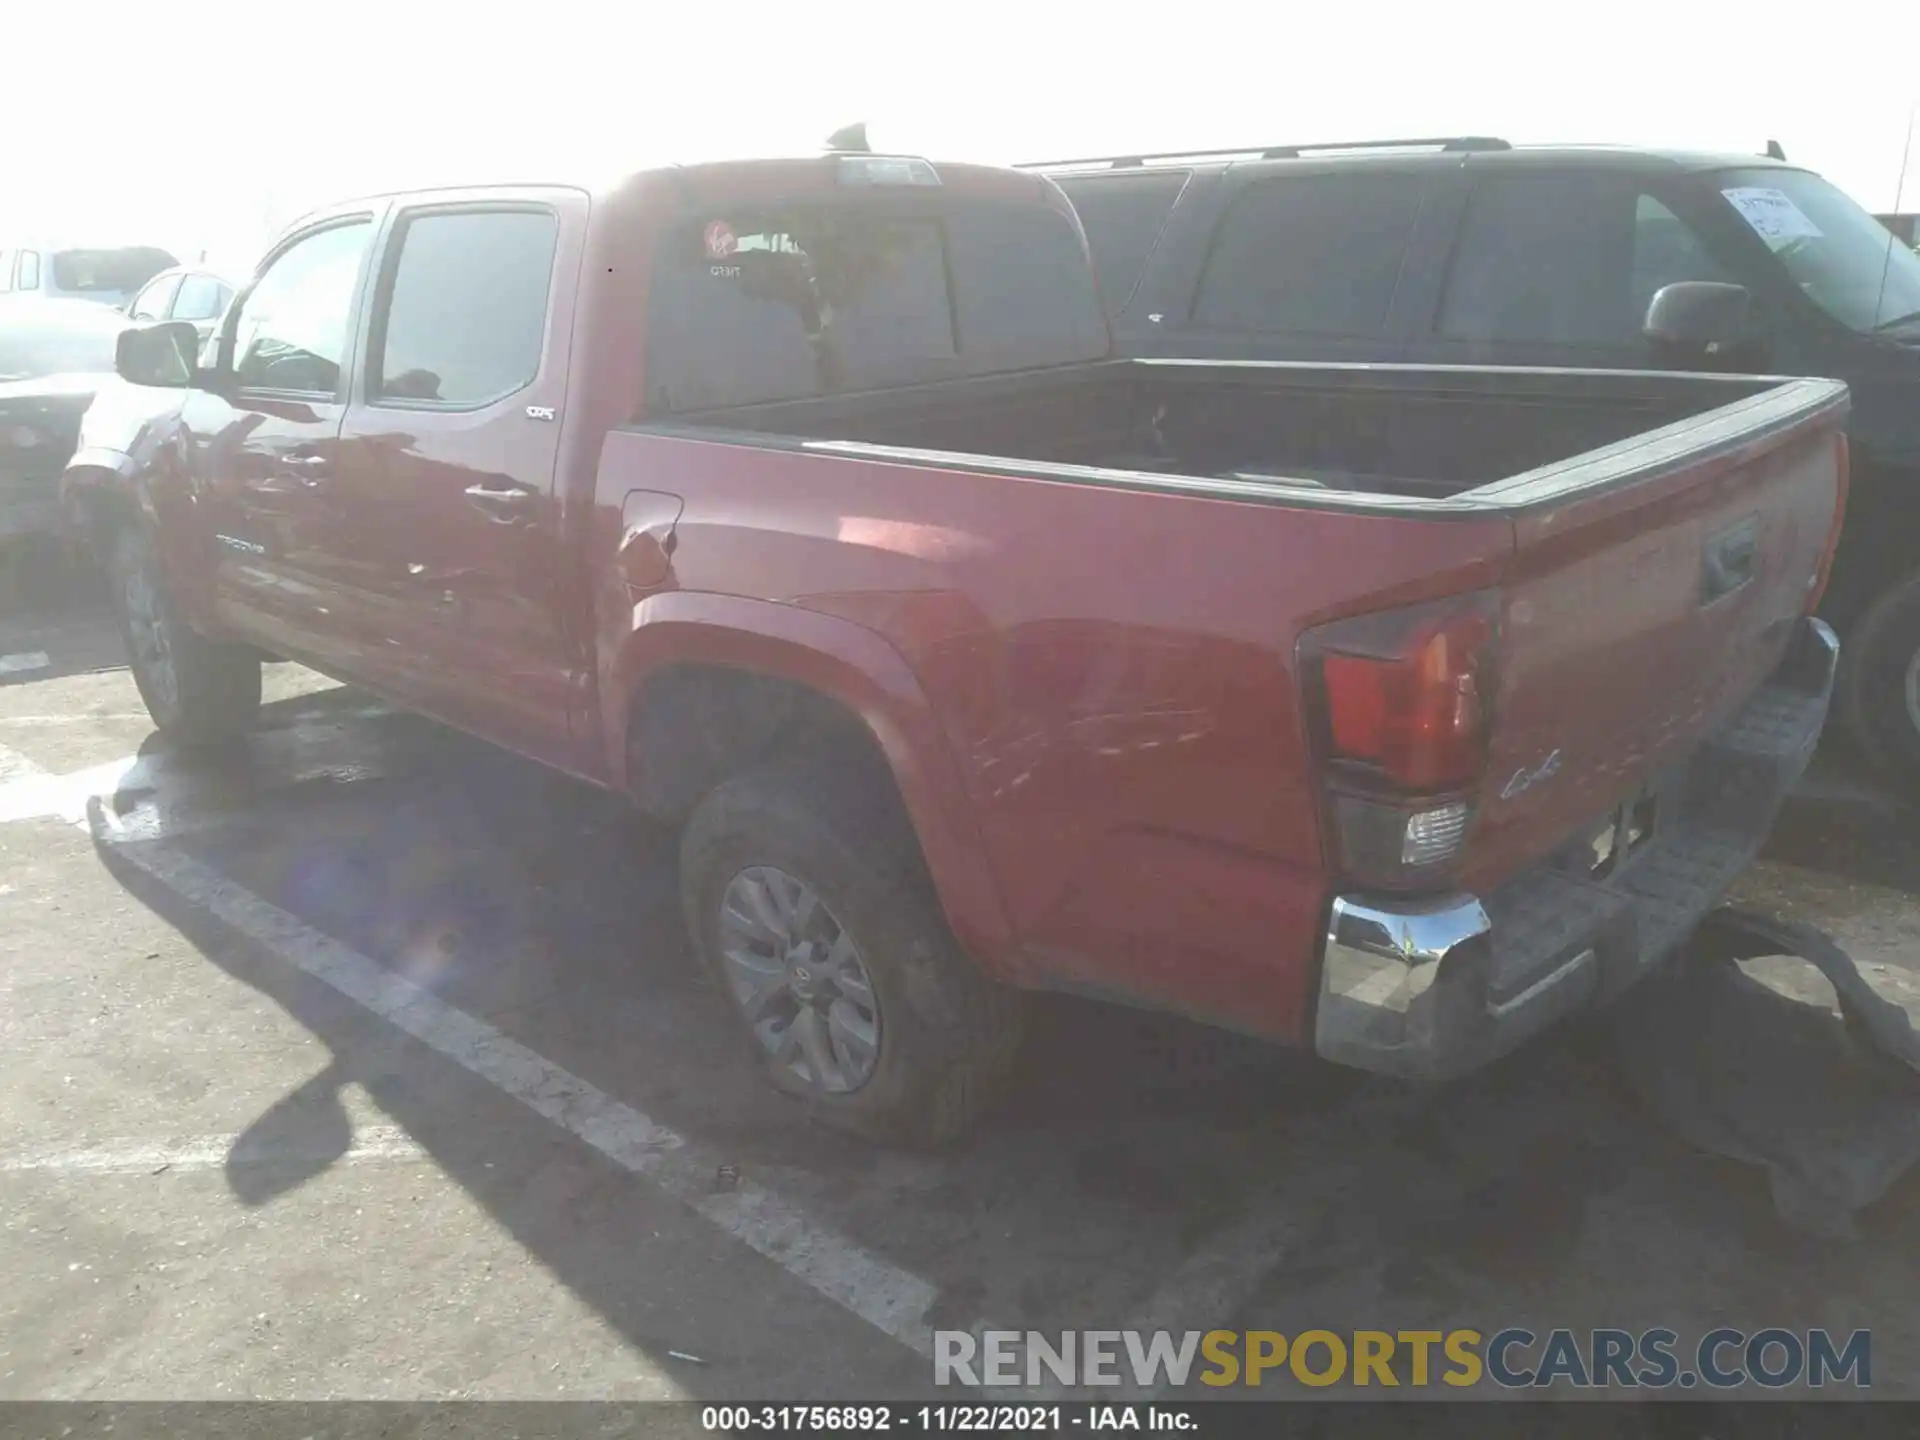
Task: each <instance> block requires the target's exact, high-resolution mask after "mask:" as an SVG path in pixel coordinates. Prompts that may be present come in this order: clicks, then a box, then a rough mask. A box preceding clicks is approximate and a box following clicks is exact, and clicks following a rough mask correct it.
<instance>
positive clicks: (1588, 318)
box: [1405, 162, 1740, 370]
mask: <svg viewBox="0 0 1920 1440" xmlns="http://www.w3.org/2000/svg"><path fill="white" fill-rule="evenodd" d="M1465 174H1466V177H1467V194H1466V203H1465V206H1464V210H1463V212H1462V214H1461V217H1460V221H1459V228H1458V230H1457V232H1456V233H1455V235H1454V236H1453V241H1452V244H1451V245H1450V246H1448V247H1446V251H1445V253H1447V254H1448V255H1449V256H1450V259H1449V261H1448V264H1447V267H1446V270H1445V273H1444V276H1443V278H1442V280H1441V283H1440V285H1439V286H1438V287H1437V289H1436V290H1435V291H1434V292H1433V293H1432V295H1431V296H1430V297H1429V299H1428V302H1427V310H1426V314H1425V315H1424V316H1422V317H1420V319H1419V320H1418V321H1416V322H1415V323H1414V324H1413V326H1412V331H1411V334H1410V336H1409V343H1408V346H1407V349H1406V351H1405V356H1406V358H1407V359H1408V360H1410V361H1413V362H1416V363H1423V364H1440V365H1528V366H1533V365H1538V366H1568V367H1573V368H1576V369H1578V368H1591V369H1627V370H1632V369H1648V368H1654V367H1659V366H1661V365H1662V363H1663V362H1662V361H1661V359H1660V357H1658V356H1657V355H1656V354H1655V353H1654V351H1653V349H1652V347H1651V346H1649V345H1648V343H1647V341H1646V340H1645V338H1644V337H1643V335H1642V333H1641V326H1642V323H1643V322H1644V320H1645V319H1646V313H1647V306H1648V303H1649V302H1650V301H1651V300H1652V299H1653V297H1654V294H1655V293H1656V292H1657V291H1658V290H1660V289H1661V287H1663V286H1666V285H1671V284H1673V283H1675V282H1677V281H1682V280H1715V281H1722V282H1731V283H1740V277H1739V276H1738V275H1736V274H1735V273H1734V272H1733V270H1732V269H1731V268H1730V267H1729V266H1728V265H1727V264H1725V263H1724V262H1723V261H1722V259H1721V258H1720V257H1719V256H1718V255H1717V254H1716V253H1715V250H1714V247H1713V246H1712V244H1710V243H1709V241H1708V240H1706V239H1705V238H1703V237H1702V235H1701V233H1700V231H1699V230H1698V229H1697V228H1696V227H1695V226H1694V225H1693V224H1692V223H1691V222H1690V221H1689V220H1688V219H1686V218H1684V217H1685V215H1686V212H1687V211H1688V209H1689V208H1690V207H1689V204H1688V197H1687V196H1686V195H1685V194H1683V193H1679V187H1671V186H1669V185H1667V184H1665V183H1662V182H1658V181H1652V180H1648V179H1646V178H1643V177H1640V176H1636V175H1634V174H1631V173H1626V172H1622V171H1619V170H1613V169H1608V170H1602V169H1598V168H1593V167H1587V166H1565V165H1562V166H1558V167H1556V168H1552V169H1549V168H1545V167H1540V168H1532V167H1522V166H1514V165H1501V166H1498V167H1496V166H1483V167H1480V168H1479V169H1478V170H1476V167H1475V166H1474V165H1473V164H1472V163H1471V162H1469V163H1468V165H1467V166H1466V167H1465Z"/></svg>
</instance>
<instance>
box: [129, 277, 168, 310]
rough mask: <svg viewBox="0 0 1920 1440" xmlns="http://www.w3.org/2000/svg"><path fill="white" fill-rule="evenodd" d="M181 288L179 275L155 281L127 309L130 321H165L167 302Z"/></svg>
mask: <svg viewBox="0 0 1920 1440" xmlns="http://www.w3.org/2000/svg"><path fill="white" fill-rule="evenodd" d="M179 286H180V277H179V276H178V275H168V276H165V277H163V278H161V279H159V280H155V281H154V282H153V283H152V284H150V285H149V286H147V288H146V289H144V290H142V291H141V292H140V293H139V294H138V295H136V296H135V297H134V300H133V304H132V305H130V306H128V307H127V318H128V319H129V320H164V319H166V318H167V302H168V301H169V300H171V299H172V298H173V292H174V291H175V290H176V289H178V288H179Z"/></svg>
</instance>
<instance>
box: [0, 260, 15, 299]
mask: <svg viewBox="0 0 1920 1440" xmlns="http://www.w3.org/2000/svg"><path fill="white" fill-rule="evenodd" d="M11 289H13V252H12V251H11V250H0V295H4V294H6V293H7V292H8V291H9V290H11Z"/></svg>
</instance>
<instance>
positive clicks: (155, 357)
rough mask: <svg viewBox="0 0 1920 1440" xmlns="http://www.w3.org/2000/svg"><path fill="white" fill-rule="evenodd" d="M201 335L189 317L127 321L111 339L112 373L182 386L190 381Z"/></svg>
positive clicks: (176, 387) (135, 380) (139, 382)
mask: <svg viewBox="0 0 1920 1440" xmlns="http://www.w3.org/2000/svg"><path fill="white" fill-rule="evenodd" d="M199 353H200V336H199V333H198V332H197V331H196V330H195V329H194V328H193V323H192V322H191V321H189V320H156V321H154V322H153V323H152V324H148V325H129V326H128V327H127V328H126V329H125V330H122V331H121V332H120V337H119V339H118V340H116V341H115V342H114V347H113V368H114V373H116V374H117V375H119V377H120V378H121V379H122V380H126V381H129V382H130V383H132V384H135V385H157V386H161V387H163V388H165V389H169V390H184V389H186V388H187V387H188V386H190V385H192V384H193V379H194V357H195V356H196V355H198V354H199Z"/></svg>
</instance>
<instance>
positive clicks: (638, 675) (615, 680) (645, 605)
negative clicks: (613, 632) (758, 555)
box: [600, 591, 1029, 983]
mask: <svg viewBox="0 0 1920 1440" xmlns="http://www.w3.org/2000/svg"><path fill="white" fill-rule="evenodd" d="M633 621H634V624H633V629H632V631H631V632H630V633H629V634H628V635H627V636H626V638H625V639H624V640H623V641H622V642H621V643H620V644H618V645H617V646H616V647H609V648H608V649H607V650H603V652H602V654H603V657H608V658H603V660H602V665H601V669H602V673H601V676H600V682H601V684H600V696H601V706H602V716H601V718H602V722H603V725H604V727H605V728H604V730H603V732H602V733H603V734H604V735H605V736H606V737H607V741H608V743H607V757H606V763H607V767H608V773H609V775H610V776H611V777H612V778H613V781H614V783H615V784H616V785H617V786H619V787H620V788H623V789H624V788H626V787H627V786H628V783H629V777H628V775H627V754H626V744H625V737H626V734H627V725H628V712H629V710H630V709H631V706H632V703H633V697H634V696H636V695H637V694H638V693H639V691H640V689H641V687H642V685H643V684H644V683H645V681H646V680H647V678H648V677H649V676H651V675H653V674H656V673H658V672H659V671H660V670H661V669H662V668H663V667H666V666H670V665H675V664H696V665H712V666H724V667H728V668H731V669H737V670H742V671H746V672H748V673H752V674H759V675H766V676H770V677H773V678H777V679H781V680H786V681H789V682H791V683H793V684H796V685H800V686H804V687H806V688H808V689H810V690H813V691H816V692H818V693H819V694H821V695H824V696H826V697H827V698H829V699H831V700H833V701H835V702H837V703H838V704H840V705H842V706H844V707H845V708H846V709H847V710H849V711H851V712H852V713H853V714H854V715H856V716H858V717H859V718H860V720H861V721H862V722H863V723H864V724H865V725H866V727H867V729H868V731H869V733H871V735H872V736H873V739H874V741H875V743H876V744H877V745H878V746H879V749H880V752H881V753H882V754H883V755H884V756H885V757H886V760H887V764H888V767H889V768H890V769H891V770H892V772H893V778H894V782H895V784H896V785H897V786H898V787H899V790H900V795H901V798H902V800H903V801H904V802H905V804H906V808H907V814H908V816H909V817H910V818H911V819H912V821H913V826H914V829H915V831H916V832H917V833H918V835H919V839H920V848H921V852H922V853H923V854H924V856H925V857H926V862H927V868H928V870H929V871H930V872H931V874H932V877H933V882H934V885H935V887H936V888H937V890H938V891H939V895H940V902H941V905H942V907H943V909H944V910H945V912H946V916H947V921H948V923H949V924H950V925H951V926H952V928H953V932H954V934H955V936H956V937H958V939H959V940H960V942H961V944H962V945H963V946H964V947H965V948H966V950H967V952H968V953H969V954H970V955H971V956H972V957H973V958H974V959H975V960H976V961H977V962H978V963H979V964H980V965H981V967H982V968H983V969H985V970H987V971H988V972H989V973H991V974H993V975H995V976H997V977H999V978H1001V979H1004V980H1008V981H1012V982H1014V983H1020V982H1022V981H1024V980H1027V979H1028V978H1029V977H1028V976H1027V975H1026V973H1025V971H1026V967H1025V966H1024V965H1023V964H1022V962H1021V959H1020V956H1019V954H1018V947H1017V946H1016V945H1015V944H1014V942H1013V936H1012V932H1011V930H1010V929H1009V927H1008V924H1007V919H1006V914H1005V912H1004V910H1003V908H1002V906H1001V903H1000V896H999V892H998V890H997V888H996V887H995V885H994V883H993V879H992V875H991V872H990V871H989V870H988V868H987V863H986V854H985V851H984V849H983V847H982V845H981V843H980V837H979V833H978V831H977V829H976V828H975V826H974V823H973V813H972V809H971V805H970V803H969V800H968V796H967V791H966V786H965V783H964V781H963V779H962V777H961V774H960V771H959V767H958V766H957V765H956V764H955V763H954V760H953V756H952V754H951V752H950V751H949V750H948V749H947V746H946V741H945V738H944V733H943V731H942V730H941V728H940V725H939V722H938V720H937V718H936V716H935V714H934V711H933V707H932V705H931V704H930V703H929V702H928V700H927V697H926V694H925V692H924V691H922V689H921V688H920V683H919V681H918V679H917V678H915V676H914V673H913V670H912V668H911V667H910V666H909V665H908V664H907V662H906V660H905V659H904V658H903V657H902V656H901V654H900V653H899V651H897V650H896V649H894V648H893V646H892V645H891V644H889V643H888V642H887V640H886V639H885V638H884V637H882V636H881V635H879V634H877V633H876V632H874V631H872V630H869V629H867V628H865V627H864V626H861V625H857V624H855V623H853V622H852V621H849V620H844V619H841V618H839V617H837V616H832V615H824V614H821V613H819V612H818V611H813V610H803V609H801V608H799V607H798V606H794V605H781V604H775V603H773V602H771V601H765V600H752V599H747V598H743V597H739V596H731V595H713V594H705V593H698V592H692V591H667V592H663V593H659V594H654V595H650V596H648V597H647V598H646V599H644V600H642V601H641V602H640V603H639V604H638V605H637V606H635V607H634V610H633Z"/></svg>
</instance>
